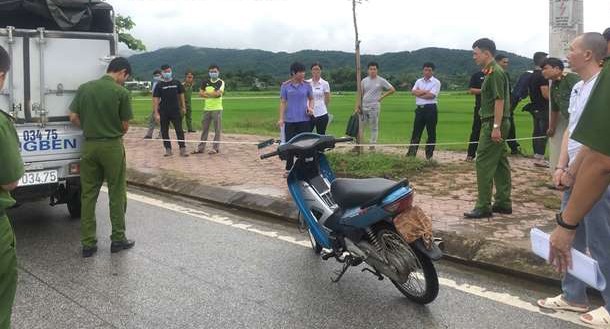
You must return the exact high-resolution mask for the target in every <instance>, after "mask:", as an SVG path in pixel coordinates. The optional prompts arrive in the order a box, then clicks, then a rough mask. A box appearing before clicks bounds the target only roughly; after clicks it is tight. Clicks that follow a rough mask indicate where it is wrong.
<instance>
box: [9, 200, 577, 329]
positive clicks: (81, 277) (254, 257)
mask: <svg viewBox="0 0 610 329" xmlns="http://www.w3.org/2000/svg"><path fill="white" fill-rule="evenodd" d="M129 198H130V199H129V205H128V221H127V227H128V235H129V237H130V238H133V239H135V240H136V241H137V244H136V247H135V249H132V250H130V251H126V252H122V253H119V254H114V255H111V254H110V251H109V247H110V243H109V241H108V238H107V237H108V236H109V234H110V233H109V223H108V221H107V220H106V218H107V214H108V212H107V210H106V209H107V207H106V202H107V199H106V194H104V193H102V195H101V197H100V203H99V204H98V209H97V212H98V218H100V219H101V220H99V221H98V237H99V242H98V245H99V247H100V251H98V253H97V254H96V255H95V256H94V257H92V258H89V259H82V258H81V257H80V254H79V252H80V250H79V222H78V221H70V220H69V219H68V215H67V212H66V210H65V207H63V206H62V207H57V208H50V207H47V206H46V205H45V204H44V203H38V204H29V205H24V206H22V207H20V208H18V209H15V210H14V211H11V213H10V215H11V216H12V217H13V219H14V221H13V222H14V227H15V231H16V234H17V240H18V242H17V243H18V257H19V260H20V277H19V288H18V292H17V299H16V303H15V307H14V314H13V319H14V323H13V328H14V329H20V328H27V329H33V328H54V329H62V328H70V329H72V328H104V329H106V328H148V329H149V328H486V329H487V328H511V329H515V328H579V327H580V326H579V325H577V324H576V323H577V322H578V320H577V318H576V316H573V315H569V314H564V313H554V314H543V313H540V312H539V311H538V308H536V307H534V306H533V305H532V304H531V303H532V302H533V301H534V300H535V299H536V298H538V297H540V296H545V295H547V294H549V293H557V291H556V289H549V288H546V287H542V288H539V287H538V288H537V287H532V286H531V285H529V284H527V283H525V282H520V281H518V280H515V279H512V278H509V277H502V276H498V275H491V274H489V273H485V272H479V271H473V270H472V269H468V268H460V267H456V265H453V264H447V263H441V264H439V272H440V275H441V277H442V279H441V291H440V294H439V297H438V299H437V300H436V301H435V302H434V303H432V304H431V305H428V306H426V307H423V306H418V305H414V304H412V303H410V302H409V301H408V300H406V299H405V298H403V297H402V296H401V294H400V293H399V292H398V291H397V290H396V289H395V288H394V287H393V286H392V285H391V284H390V283H389V281H387V280H384V281H377V280H376V279H375V278H374V277H373V276H371V275H369V274H366V273H360V271H359V270H357V269H352V270H350V272H348V274H347V275H346V276H345V277H344V279H343V280H342V281H341V282H340V283H338V284H333V283H331V282H330V280H329V276H330V274H331V272H332V271H333V270H335V269H338V267H339V265H338V264H336V263H334V262H332V261H328V262H324V261H321V260H320V259H319V258H317V257H315V256H314V254H313V253H312V251H311V249H309V248H308V247H307V246H308V242H307V241H306V240H305V239H306V236H305V235H303V234H299V233H298V231H297V230H296V229H295V228H293V227H288V226H286V225H284V224H282V223H278V222H272V221H268V220H261V219H260V218H252V216H246V215H244V214H243V213H237V212H227V211H224V210H218V209H215V208H213V207H209V206H204V205H199V204H193V203H191V202H189V201H186V200H168V198H167V197H160V196H155V195H152V194H147V193H145V192H142V191H133V192H132V193H130V196H129ZM162 199H164V200H166V202H163V201H160V200H162ZM549 290H550V291H549Z"/></svg>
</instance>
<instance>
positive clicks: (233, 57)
mask: <svg viewBox="0 0 610 329" xmlns="http://www.w3.org/2000/svg"><path fill="white" fill-rule="evenodd" d="M502 53H503V54H506V55H507V56H508V57H509V60H510V62H511V67H510V69H509V73H511V75H512V76H513V77H516V76H517V75H518V74H519V73H520V72H523V71H525V70H527V69H528V68H530V66H531V65H530V63H531V60H530V59H528V58H525V57H522V56H519V55H516V54H513V53H507V52H502ZM129 60H130V62H131V63H132V65H133V68H134V71H135V76H136V77H138V78H140V79H148V78H149V77H150V75H151V73H152V72H153V70H154V69H156V68H158V67H159V66H160V65H162V64H166V63H167V64H170V65H172V67H173V68H174V71H175V72H180V76H181V75H182V72H184V71H185V70H187V69H192V70H195V71H197V72H206V71H207V67H208V65H210V64H212V63H215V64H218V65H219V66H220V68H221V72H222V73H223V74H225V73H228V72H233V73H235V72H250V73H254V74H255V75H257V76H271V77H273V78H274V79H276V80H278V81H280V80H283V79H285V78H286V77H287V76H288V69H289V66H290V64H291V63H292V62H295V61H299V62H302V63H304V64H305V65H306V66H308V65H309V64H311V63H313V62H320V63H321V64H322V65H323V66H324V70H325V72H326V73H328V74H330V75H332V73H333V72H338V71H339V70H343V71H345V70H346V69H351V70H352V72H353V67H354V54H353V53H348V52H341V51H320V50H302V51H298V52H295V53H286V52H277V53H276V52H270V51H263V50H257V49H244V50H238V49H218V48H198V47H193V46H189V45H187V46H181V47H178V48H162V49H159V50H156V51H152V52H147V53H142V54H136V55H133V56H131V57H130V58H129ZM369 61H376V62H378V63H379V65H380V74H381V75H382V76H384V77H388V76H392V78H393V80H394V81H399V82H401V83H403V84H404V83H407V84H408V83H412V80H414V79H415V78H417V77H418V76H419V75H420V74H421V66H422V64H423V63H424V62H427V61H430V62H433V63H434V64H435V65H436V75H437V76H438V77H439V78H441V81H442V82H443V83H444V85H445V86H444V87H445V88H447V87H448V88H449V89H456V88H464V87H465V86H466V85H467V83H468V79H469V77H470V75H471V74H472V73H474V72H476V71H477V70H478V68H477V67H476V65H475V64H474V62H473V60H472V51H470V50H458V49H446V48H423V49H419V50H415V51H403V52H395V53H385V54H381V55H363V56H362V63H363V66H366V63H368V62H369Z"/></svg>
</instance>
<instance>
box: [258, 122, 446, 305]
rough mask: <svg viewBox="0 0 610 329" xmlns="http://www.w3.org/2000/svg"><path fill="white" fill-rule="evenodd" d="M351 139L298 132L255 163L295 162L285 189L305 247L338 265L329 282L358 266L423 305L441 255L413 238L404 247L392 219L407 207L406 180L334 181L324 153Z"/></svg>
mask: <svg viewBox="0 0 610 329" xmlns="http://www.w3.org/2000/svg"><path fill="white" fill-rule="evenodd" d="M351 140H352V138H334V137H333V136H324V135H317V134H313V133H303V134H300V135H298V136H295V137H294V138H292V139H291V140H290V141H288V142H287V143H285V144H283V145H280V146H279V147H278V148H277V150H276V151H274V152H271V153H268V154H264V155H261V159H266V158H270V157H273V156H279V157H280V159H283V160H286V159H288V158H289V157H294V158H296V161H295V164H294V166H293V167H292V170H290V172H289V174H288V178H287V180H288V189H289V190H290V194H291V195H292V199H293V200H294V202H295V203H296V205H297V207H298V209H299V212H300V217H301V219H302V221H304V224H305V225H304V227H305V228H306V229H307V231H308V232H309V238H310V241H311V246H312V248H313V250H314V252H315V253H316V254H321V255H322V259H324V260H328V259H330V258H334V259H336V260H337V261H338V262H340V263H342V264H343V267H342V269H341V270H340V271H338V272H337V273H336V276H335V277H334V278H332V281H333V282H338V281H339V280H340V279H341V277H343V275H344V274H345V272H346V271H347V270H348V269H349V268H350V267H353V266H358V265H360V264H362V263H365V264H367V265H368V267H365V268H363V269H362V271H363V272H365V271H366V272H369V273H372V274H373V275H375V277H377V279H379V280H383V278H384V277H387V278H389V279H390V281H391V282H392V283H393V284H394V285H395V286H396V288H398V290H400V292H401V293H402V294H404V295H405V296H406V297H407V298H409V299H410V300H412V301H414V302H416V303H419V304H428V303H430V302H432V301H433V300H434V299H435V298H436V296H437V295H438V289H439V284H438V276H437V273H436V269H435V267H434V264H433V263H432V261H435V260H439V259H440V258H441V257H442V252H441V250H440V249H439V247H438V245H437V244H436V243H433V244H432V246H431V247H429V248H426V246H425V244H424V242H423V241H422V240H421V239H419V240H416V241H415V242H413V243H407V242H406V241H405V239H404V238H403V237H402V235H401V234H400V233H399V232H398V231H397V230H396V227H395V225H394V221H393V220H394V218H395V217H396V216H398V215H399V214H401V213H402V212H404V211H406V210H408V209H411V207H412V204H413V193H414V192H413V189H412V188H411V187H410V185H409V183H408V182H407V181H406V180H403V181H399V182H396V181H392V180H387V179H382V178H369V179H346V178H336V177H335V174H334V173H333V171H332V169H331V167H330V165H329V163H328V160H327V159H326V157H325V155H324V152H325V151H326V150H330V149H333V148H334V147H335V144H336V143H341V142H349V141H351Z"/></svg>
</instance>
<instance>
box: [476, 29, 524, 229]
mask: <svg viewBox="0 0 610 329" xmlns="http://www.w3.org/2000/svg"><path fill="white" fill-rule="evenodd" d="M472 49H473V58H474V60H475V62H476V63H477V64H478V65H479V66H481V67H483V68H484V70H483V73H484V74H485V80H483V86H482V87H481V109H480V111H479V114H480V117H481V137H480V138H479V147H478V149H477V156H476V169H477V187H478V199H477V203H476V205H475V207H474V209H473V210H472V211H471V212H468V213H464V217H466V218H483V217H489V216H492V212H497V213H502V214H510V213H512V202H511V197H510V194H511V176H510V165H509V163H508V158H507V153H508V152H507V149H506V143H504V140H505V139H506V138H507V137H508V133H509V130H510V120H509V119H510V83H509V81H508V77H507V76H506V74H505V73H504V70H502V68H501V67H500V66H499V65H498V64H497V63H496V61H495V60H494V56H495V53H496V44H495V43H494V42H493V41H492V40H490V39H487V38H483V39H479V40H477V41H475V43H474V44H473V45H472ZM494 183H495V185H496V195H495V202H494V204H493V206H492V203H491V198H492V191H493V185H494Z"/></svg>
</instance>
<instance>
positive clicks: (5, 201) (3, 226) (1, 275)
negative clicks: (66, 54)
mask: <svg viewBox="0 0 610 329" xmlns="http://www.w3.org/2000/svg"><path fill="white" fill-rule="evenodd" d="M9 68H10V58H9V56H8V53H7V52H6V50H4V48H2V46H0V90H1V89H2V87H3V86H4V80H5V79H6V75H7V74H8V71H9ZM21 176H23V160H22V159H21V154H20V153H19V138H18V137H17V132H16V131H15V126H13V118H12V117H10V116H9V115H8V114H6V113H5V112H4V111H2V110H0V329H9V328H10V327H11V311H12V308H13V301H14V300H15V291H16V289H17V255H16V254H15V235H14V234H13V229H12V228H11V223H10V222H9V219H8V217H7V216H6V209H7V208H9V207H11V206H13V205H14V204H15V200H13V198H11V194H10V193H9V191H12V190H14V189H15V188H16V187H17V184H18V182H19V179H20V178H21Z"/></svg>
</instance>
